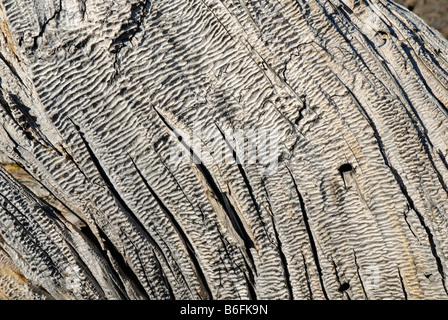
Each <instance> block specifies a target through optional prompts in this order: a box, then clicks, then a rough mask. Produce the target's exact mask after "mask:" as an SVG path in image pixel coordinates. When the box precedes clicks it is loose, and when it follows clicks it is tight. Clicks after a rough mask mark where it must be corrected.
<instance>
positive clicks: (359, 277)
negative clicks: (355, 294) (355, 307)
mask: <svg viewBox="0 0 448 320" xmlns="http://www.w3.org/2000/svg"><path fill="white" fill-rule="evenodd" d="M353 256H354V258H355V266H356V274H357V275H358V279H359V282H360V283H361V289H362V292H363V293H364V296H365V297H366V300H368V299H369V297H368V295H367V291H366V288H365V287H364V281H363V280H362V277H361V273H360V272H359V265H358V259H357V257H356V253H355V250H353Z"/></svg>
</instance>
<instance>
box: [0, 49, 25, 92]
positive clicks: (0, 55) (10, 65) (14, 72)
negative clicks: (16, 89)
mask: <svg viewBox="0 0 448 320" xmlns="http://www.w3.org/2000/svg"><path fill="white" fill-rule="evenodd" d="M0 60H2V61H3V62H4V63H5V64H6V66H7V67H8V68H9V70H11V72H12V74H13V75H14V76H15V77H16V78H17V80H19V82H20V83H21V84H22V85H23V86H24V87H25V84H24V83H23V80H22V78H21V77H20V76H19V74H18V73H17V70H16V68H14V66H13V65H12V64H11V63H10V62H9V61H8V60H6V58H5V57H4V56H3V54H1V53H0Z"/></svg>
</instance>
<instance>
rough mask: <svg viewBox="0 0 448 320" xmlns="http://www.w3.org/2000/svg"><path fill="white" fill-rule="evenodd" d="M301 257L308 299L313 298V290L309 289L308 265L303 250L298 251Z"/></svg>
mask: <svg viewBox="0 0 448 320" xmlns="http://www.w3.org/2000/svg"><path fill="white" fill-rule="evenodd" d="M300 253H301V255H302V259H303V268H304V271H305V279H306V285H307V287H308V292H309V293H310V300H313V291H312V290H311V281H310V275H309V273H308V266H307V265H306V260H305V256H304V255H303V252H302V251H300Z"/></svg>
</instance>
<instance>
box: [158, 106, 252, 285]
mask: <svg viewBox="0 0 448 320" xmlns="http://www.w3.org/2000/svg"><path fill="white" fill-rule="evenodd" d="M153 109H154V111H155V112H156V113H157V115H158V116H159V118H160V119H161V121H162V122H163V123H164V125H165V126H166V127H167V128H168V129H169V130H170V132H172V133H173V134H175V136H176V138H177V140H178V141H179V142H180V143H181V144H182V145H183V146H184V147H185V148H186V149H187V150H188V151H189V152H190V156H191V157H192V158H193V163H194V165H195V166H196V168H197V169H198V170H199V172H200V173H201V174H202V176H203V178H204V179H205V181H206V182H207V184H208V186H209V188H210V190H211V191H212V192H213V194H214V195H215V197H216V199H217V200H218V202H219V203H220V205H221V207H222V208H223V209H224V212H226V213H227V215H228V217H229V219H230V221H231V223H232V227H233V228H234V230H235V231H236V232H237V234H238V235H239V236H240V237H241V239H242V240H243V242H244V247H245V251H246V253H247V257H248V259H249V260H250V265H251V268H248V272H249V274H250V278H251V279H254V276H253V274H252V270H254V272H256V268H255V263H254V259H253V257H252V253H251V251H250V248H254V247H255V246H254V243H253V241H252V239H251V238H250V236H249V234H248V233H247V232H246V229H245V228H244V224H243V222H242V221H241V219H240V217H239V215H238V213H237V212H236V210H235V208H233V206H232V204H231V203H230V201H229V199H228V198H227V195H226V194H224V193H223V192H221V190H220V189H219V187H218V185H217V184H216V182H215V180H214V179H213V176H212V174H211V173H210V171H208V169H207V167H206V166H205V165H204V164H203V163H202V161H201V160H200V159H199V157H198V156H197V154H196V153H195V152H194V150H193V149H192V148H190V146H188V145H187V143H186V142H185V141H184V139H183V138H182V136H181V135H179V134H178V133H177V132H176V131H175V130H174V129H173V128H172V126H171V125H170V124H169V123H168V122H167V120H166V119H165V118H164V117H163V116H162V115H161V114H160V112H159V111H158V110H157V109H156V108H153Z"/></svg>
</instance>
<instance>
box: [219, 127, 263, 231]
mask: <svg viewBox="0 0 448 320" xmlns="http://www.w3.org/2000/svg"><path fill="white" fill-rule="evenodd" d="M215 126H216V128H218V131H219V132H220V134H221V136H222V138H223V139H224V141H225V142H226V145H227V147H228V148H229V149H230V151H232V156H233V159H234V160H235V163H236V165H237V167H238V171H239V172H240V174H241V176H242V177H243V181H244V184H245V185H246V188H247V190H248V192H249V196H250V198H251V200H252V203H253V205H254V207H255V210H256V211H257V214H258V217H259V220H260V222H261V224H262V226H263V230H264V232H265V234H266V235H267V234H268V232H267V230H266V224H265V223H264V220H263V217H262V214H261V211H260V206H259V204H258V202H257V200H256V198H255V195H254V192H253V189H252V186H251V184H250V182H249V179H248V177H247V175H246V171H245V170H244V168H243V165H242V164H241V161H240V159H239V157H238V155H237V154H236V151H235V150H234V149H233V147H232V145H231V144H230V142H229V140H227V138H226V136H225V134H224V132H222V130H221V129H220V128H219V127H218V125H217V124H216V123H215Z"/></svg>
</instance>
